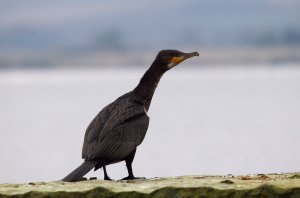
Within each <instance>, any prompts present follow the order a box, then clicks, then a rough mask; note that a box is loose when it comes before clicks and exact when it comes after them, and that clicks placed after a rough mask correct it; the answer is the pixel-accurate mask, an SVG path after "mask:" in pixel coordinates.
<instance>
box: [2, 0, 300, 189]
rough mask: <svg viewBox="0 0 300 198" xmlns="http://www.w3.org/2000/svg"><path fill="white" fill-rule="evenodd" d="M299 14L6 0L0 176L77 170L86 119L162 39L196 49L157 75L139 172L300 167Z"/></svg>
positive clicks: (258, 1)
mask: <svg viewBox="0 0 300 198" xmlns="http://www.w3.org/2000/svg"><path fill="white" fill-rule="evenodd" d="M299 20H300V1H296V0H285V1H280V0H252V1H240V0H227V1H221V0H213V1H211V0H210V1H209V0H186V1H178V0H164V1H159V2H158V1H145V0H142V1H141V0H140V1H137V0H134V1H129V0H123V1H122V2H120V1H116V0H110V1H106V0H100V1H99V0H97V1H96V0H86V1H65V0H51V1H50V0H44V1H37V0H27V1H18V0H10V1H4V0H0V94H1V95H0V109H1V110H0V159H1V163H0V175H1V176H0V182H1V183H4V182H7V183H13V182H30V181H50V180H58V179H61V178H63V177H64V176H65V175H66V174H68V173H69V172H70V171H71V170H73V169H74V168H76V167H77V166H78V165H79V164H80V163H81V162H82V159H81V146H82V142H83V137H84V132H85V129H86V127H87V126H88V124H89V122H90V121H91V120H92V119H93V117H94V116H95V115H96V114H97V113H98V112H99V111H100V110H101V109H102V108H103V107H104V106H105V105H107V104H108V103H110V102H112V101H113V100H114V99H116V98H117V97H118V96H120V95H122V94H123V93H126V92H128V91H130V90H132V89H133V88H134V87H135V86H136V85H137V83H138V81H139V79H140V78H141V76H142V75H143V73H144V72H145V70H146V69H147V68H148V67H149V66H150V65H151V63H152V61H153V60H154V58H155V56H156V54H157V53H158V52H159V51H160V50H161V49H178V50H182V51H186V52H189V51H199V53H200V58H199V59H193V60H188V61H186V62H184V63H182V64H181V65H180V66H178V67H177V68H175V69H174V70H172V71H169V72H168V73H167V74H166V75H165V76H164V77H163V79H162V80H161V82H160V85H159V86H158V89H157V91H156V93H155V96H154V98H153V102H152V106H151V108H150V110H149V115H150V117H151V123H150V127H149V130H148V133H147V136H146V139H145V140H144V142H143V144H142V145H141V146H140V147H139V148H138V151H137V154H136V158H135V161H134V165H133V166H134V170H135V174H136V176H146V177H148V178H151V177H162V176H176V175H199V174H254V173H272V172H294V171H300V170H299V167H300V158H299V157H298V154H297V152H298V151H297V150H298V149H299V145H300V133H299V132H300V105H299V101H300V92H299V90H300V67H299V66H300V25H299ZM108 173H109V175H111V176H112V178H114V179H120V178H123V177H125V176H127V171H126V168H125V164H124V163H119V164H116V165H111V166H109V167H108ZM89 176H97V177H98V178H101V179H102V177H103V173H102V171H101V170H100V171H97V172H93V171H91V173H89V174H88V177H89Z"/></svg>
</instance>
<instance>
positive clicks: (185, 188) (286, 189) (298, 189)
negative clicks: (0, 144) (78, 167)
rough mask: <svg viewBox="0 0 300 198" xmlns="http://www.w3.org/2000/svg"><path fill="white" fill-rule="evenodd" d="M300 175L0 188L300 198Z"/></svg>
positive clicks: (5, 189) (18, 193) (19, 193)
mask: <svg viewBox="0 0 300 198" xmlns="http://www.w3.org/2000/svg"><path fill="white" fill-rule="evenodd" d="M299 175H300V174H299V173H287V174H257V175H246V176H233V175H225V176H182V177H172V178H171V177H170V178H153V179H140V180H133V181H104V180H88V181H81V182H75V183H69V182H61V181H53V182H47V183H45V182H30V183H27V184H0V198H2V197H27V198H30V197H292V198H297V197H300V177H299Z"/></svg>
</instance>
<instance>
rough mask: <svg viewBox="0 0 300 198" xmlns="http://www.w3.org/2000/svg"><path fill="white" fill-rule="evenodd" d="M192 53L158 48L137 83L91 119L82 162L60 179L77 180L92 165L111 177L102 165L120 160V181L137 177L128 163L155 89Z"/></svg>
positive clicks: (141, 134) (142, 135) (141, 136)
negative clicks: (123, 165)
mask: <svg viewBox="0 0 300 198" xmlns="http://www.w3.org/2000/svg"><path fill="white" fill-rule="evenodd" d="M194 56H199V53H198V52H190V53H184V52H181V51H178V50H172V49H168V50H161V51H160V52H159V53H158V55H157V56H156V58H155V60H154V61H153V63H152V64H151V66H150V67H149V69H148V70H147V71H146V72H145V73H144V75H143V76H142V78H141V79H140V81H139V83H138V85H137V86H136V87H135V88H134V89H133V90H132V91H130V92H128V93H126V94H124V95H122V96H120V97H119V98H117V99H116V100H115V101H114V102H112V103H110V104H108V105H107V106H105V107H104V108H103V109H102V110H101V111H100V112H99V113H98V114H97V115H96V117H95V118H94V119H93V120H92V121H91V123H90V124H89V125H88V127H87V129H86V132H85V136H84V142H83V147H82V158H83V159H84V162H83V163H82V164H81V165H80V166H79V167H78V168H76V169H75V170H74V171H72V172H71V173H70V174H68V175H67V176H66V177H64V178H63V179H62V181H64V182H76V181H79V180H81V179H82V178H83V176H84V175H86V174H87V173H88V172H89V171H90V170H91V169H93V168H94V170H95V171H96V170H98V169H99V168H103V172H104V180H111V179H110V177H109V176H108V174H107V171H106V166H107V165H110V164H114V163H118V162H122V161H125V163H126V167H127V171H128V176H127V177H125V178H123V180H132V179H139V177H135V176H134V174H133V170H132V162H133V159H134V157H135V153H136V150H137V147H138V146H139V145H140V144H141V143H142V142H143V140H144V138H145V135H146V132H147V129H148V126H149V116H148V114H147V112H148V110H149V107H150V104H151V100H152V97H153V94H154V92H155V89H156V87H157V85H158V83H159V81H160V79H161V77H162V75H163V74H164V73H165V72H166V71H168V70H170V69H172V68H174V67H175V66H176V65H178V64H179V63H181V62H183V61H184V60H186V59H189V58H191V57H194Z"/></svg>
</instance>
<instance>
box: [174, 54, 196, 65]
mask: <svg viewBox="0 0 300 198" xmlns="http://www.w3.org/2000/svg"><path fill="white" fill-rule="evenodd" d="M194 56H199V53H198V52H191V53H183V54H182V56H179V57H173V58H172V63H173V64H175V65H177V64H179V63H181V62H182V61H184V60H186V59H189V58H192V57H194Z"/></svg>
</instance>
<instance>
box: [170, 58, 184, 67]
mask: <svg viewBox="0 0 300 198" xmlns="http://www.w3.org/2000/svg"><path fill="white" fill-rule="evenodd" d="M183 60H184V59H183V58H182V57H176V56H175V57H173V58H172V63H174V64H175V65H177V64H179V63H181V62H182V61H183Z"/></svg>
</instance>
